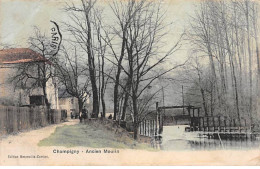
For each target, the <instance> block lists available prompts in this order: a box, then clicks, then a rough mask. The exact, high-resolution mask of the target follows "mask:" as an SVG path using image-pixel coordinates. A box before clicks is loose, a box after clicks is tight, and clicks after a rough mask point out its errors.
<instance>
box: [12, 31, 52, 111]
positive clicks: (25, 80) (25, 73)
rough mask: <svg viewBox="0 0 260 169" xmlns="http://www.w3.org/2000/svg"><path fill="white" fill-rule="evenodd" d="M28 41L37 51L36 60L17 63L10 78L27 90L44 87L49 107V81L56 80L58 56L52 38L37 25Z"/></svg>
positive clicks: (44, 94)
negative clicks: (54, 51) (14, 71)
mask: <svg viewBox="0 0 260 169" xmlns="http://www.w3.org/2000/svg"><path fill="white" fill-rule="evenodd" d="M28 43H29V45H30V48H31V49H33V50H34V51H35V60H33V61H32V62H23V63H19V64H17V65H16V67H15V68H16V70H17V72H16V73H15V74H14V76H13V77H11V78H10V80H11V81H13V82H15V84H16V87H22V88H24V89H26V90H27V91H32V90H34V89H36V88H39V87H40V88H42V92H43V96H44V99H45V104H46V106H47V108H50V106H51V104H50V102H49V100H48V96H47V82H48V81H49V80H53V81H55V78H54V77H55V75H54V69H53V65H52V61H53V60H55V58H56V56H55V55H53V53H52V48H51V47H50V45H51V42H50V40H49V39H48V38H47V37H46V35H45V34H43V33H41V32H40V30H39V29H38V28H37V27H35V28H34V36H32V37H30V38H29V40H28Z"/></svg>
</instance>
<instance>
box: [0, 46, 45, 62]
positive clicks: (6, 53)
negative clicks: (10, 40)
mask: <svg viewBox="0 0 260 169" xmlns="http://www.w3.org/2000/svg"><path fill="white" fill-rule="evenodd" d="M43 61H47V59H46V58H45V57H43V56H42V55H41V54H39V53H37V52H35V51H33V50H31V49H29V48H11V49H3V50H0V63H2V64H14V63H28V62H43Z"/></svg>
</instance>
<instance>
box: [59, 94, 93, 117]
mask: <svg viewBox="0 0 260 169" xmlns="http://www.w3.org/2000/svg"><path fill="white" fill-rule="evenodd" d="M59 107H60V109H63V110H67V114H68V116H71V113H73V114H74V115H75V113H79V106H78V99H77V98H76V97H73V96H71V95H70V94H68V93H67V92H66V90H64V89H59ZM90 107H91V106H90V105H89V99H87V101H86V102H85V103H84V104H83V109H86V110H87V111H88V112H89V111H90V110H89V109H90Z"/></svg>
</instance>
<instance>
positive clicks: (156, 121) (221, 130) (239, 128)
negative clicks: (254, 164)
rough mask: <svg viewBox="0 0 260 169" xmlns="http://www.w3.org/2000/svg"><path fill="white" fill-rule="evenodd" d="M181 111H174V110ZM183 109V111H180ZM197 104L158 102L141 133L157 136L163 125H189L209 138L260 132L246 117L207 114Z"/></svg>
mask: <svg viewBox="0 0 260 169" xmlns="http://www.w3.org/2000/svg"><path fill="white" fill-rule="evenodd" d="M176 109H177V110H179V111H172V110H176ZM181 109H182V111H180V110H181ZM200 110H201V107H195V106H191V105H188V106H162V107H160V106H159V104H158V103H156V110H155V111H153V112H152V113H151V114H152V116H150V117H148V118H147V119H146V120H144V121H143V122H142V123H141V125H140V127H139V133H140V135H144V136H157V135H160V134H161V133H162V132H163V126H167V125H188V126H189V127H187V131H189V132H198V134H199V135H201V136H207V137H209V138H227V139H228V138H237V137H238V138H252V137H253V138H256V137H257V136H260V133H257V132H254V131H253V128H252V125H251V124H250V123H248V121H247V120H246V119H245V118H240V119H238V118H231V117H227V116H207V115H205V114H202V113H201V112H200Z"/></svg>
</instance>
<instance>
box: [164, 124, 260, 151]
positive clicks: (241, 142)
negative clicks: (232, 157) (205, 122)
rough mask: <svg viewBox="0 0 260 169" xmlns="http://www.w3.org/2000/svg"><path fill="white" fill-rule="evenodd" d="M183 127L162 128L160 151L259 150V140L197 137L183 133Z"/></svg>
mask: <svg viewBox="0 0 260 169" xmlns="http://www.w3.org/2000/svg"><path fill="white" fill-rule="evenodd" d="M185 127H188V126H185V125H180V126H164V127H163V133H162V135H161V136H162V139H161V140H160V149H161V150H166V151H172V150H174V151H186V150H188V151H190V150H194V151H198V150H223V149H225V150H250V149H260V141H259V140H254V141H252V140H250V139H247V140H246V139H236V140H235V139H232V140H219V139H208V138H207V137H202V136H201V137H198V133H197V132H185Z"/></svg>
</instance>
